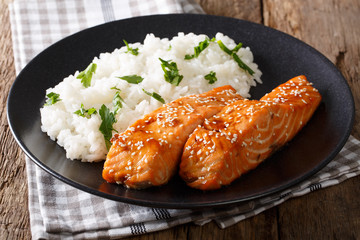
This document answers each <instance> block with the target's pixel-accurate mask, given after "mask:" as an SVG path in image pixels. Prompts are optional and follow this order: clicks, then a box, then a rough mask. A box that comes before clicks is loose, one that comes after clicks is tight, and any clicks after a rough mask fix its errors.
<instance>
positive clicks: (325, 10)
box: [263, 0, 360, 138]
mask: <svg viewBox="0 0 360 240" xmlns="http://www.w3.org/2000/svg"><path fill="white" fill-rule="evenodd" d="M263 11H264V12H263V14H264V24H265V25H267V26H269V27H272V28H275V29H278V30H280V31H283V32H286V33H288V34H290V35H292V36H294V37H296V38H299V39H300V40H302V41H304V42H306V43H308V44H309V45H310V46H312V47H314V48H315V49H317V50H318V51H320V52H321V53H322V54H324V55H325V56H326V57H327V58H328V59H329V60H330V61H331V62H333V63H334V64H335V65H336V66H337V67H338V69H339V70H340V71H341V72H342V74H343V75H344V77H345V78H346V80H347V81H348V83H349V85H350V87H351V90H352V93H353V95H354V98H355V104H356V119H355V125H354V130H353V132H352V134H354V136H356V137H357V138H360V124H359V121H360V105H359V103H360V83H359V82H360V73H359V71H360V37H359V36H360V27H359V24H360V17H359V13H360V1H358V0H334V1H331V2H330V1H323V0H305V1H303V0H295V1H291V0H289V1H282V0H265V1H264V3H263Z"/></svg>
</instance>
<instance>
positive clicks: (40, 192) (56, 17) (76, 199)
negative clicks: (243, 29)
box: [9, 0, 360, 239]
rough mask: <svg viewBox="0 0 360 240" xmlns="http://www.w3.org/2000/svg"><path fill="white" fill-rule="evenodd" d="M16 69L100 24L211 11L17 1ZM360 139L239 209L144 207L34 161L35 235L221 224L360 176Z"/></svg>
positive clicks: (136, 0)
mask: <svg viewBox="0 0 360 240" xmlns="http://www.w3.org/2000/svg"><path fill="white" fill-rule="evenodd" d="M9 10H10V20H11V28H12V34H13V35H12V36H13V49H14V57H15V65H16V71H17V72H19V71H20V70H21V69H22V68H23V67H24V66H25V65H26V63H27V62H29V60H31V58H33V57H34V56H35V55H36V54H37V53H39V52H40V51H42V50H43V49H44V48H45V47H47V46H48V45H50V44H51V43H53V42H55V41H58V40H60V39H61V38H63V37H65V36H67V35H69V34H71V33H74V32H77V31H79V30H81V29H84V28H88V27H91V26H94V25H97V24H100V23H104V22H108V21H113V20H117V19H122V18H129V17H133V16H139V15H150V14H155V13H156V14H165V13H183V12H184V13H203V10H202V9H201V7H200V6H199V5H197V4H196V3H195V2H193V1H191V0H154V1H142V0H121V1H115V0H79V1H77V0H37V1H35V0H32V1H31V0H30V1H24V0H19V1H15V2H14V3H11V4H10V5H9ZM359 146H360V142H359V141H358V140H357V139H355V138H354V137H352V136H350V138H349V140H348V141H347V143H346V145H345V146H344V148H343V149H342V150H341V152H340V153H339V154H338V155H337V157H336V158H335V159H334V160H333V161H332V162H330V163H329V164H328V165H327V166H326V167H325V168H324V169H322V170H321V171H320V172H319V173H317V174H316V175H314V176H313V177H311V178H310V179H308V180H306V181H304V182H302V183H300V184H298V185H296V186H293V187H292V188H290V189H287V190H285V191H283V192H280V193H277V194H274V195H271V196H267V197H264V198H260V199H255V200H253V201H250V202H246V203H242V204H239V205H238V206H235V207H231V208H221V209H216V210H214V209H209V210H206V211H194V210H189V209H182V210H178V209H158V208H148V207H140V206H135V205H131V204H125V203H120V202H115V201H111V200H107V199H104V198H101V197H97V196H94V195H91V194H88V193H86V192H83V191H80V190H78V189H76V188H73V187H71V186H69V185H67V184H65V183H63V182H61V181H59V180H58V179H56V178H54V177H52V176H51V175H49V174H48V173H46V172H45V171H43V170H42V169H40V168H39V167H37V166H36V165H35V164H34V163H33V162H31V161H30V160H29V159H28V158H26V166H27V176H28V184H29V211H30V223H31V232H32V237H33V239H99V238H120V237H126V236H131V235H138V234H145V233H149V232H154V231H159V230H163V229H168V228H170V227H173V226H176V225H180V224H184V223H189V222H194V223H196V224H199V225H202V224H205V223H207V222H209V221H212V220H213V221H215V222H216V223H217V224H218V226H219V227H220V228H226V227H229V226H231V225H233V224H235V223H237V222H239V221H241V220H243V219H246V218H248V217H251V216H254V215H256V214H259V213H261V212H263V211H265V210H267V209H269V208H271V207H274V206H277V205H279V204H281V203H282V202H284V201H286V200H287V199H289V198H292V197H298V196H302V195H304V194H307V193H310V192H311V191H314V190H317V189H320V188H325V187H328V186H332V185H335V184H339V183H340V182H342V181H344V180H346V179H348V178H350V177H354V176H357V175H359V174H360V157H359V156H360V148H359Z"/></svg>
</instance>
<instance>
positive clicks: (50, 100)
mask: <svg viewBox="0 0 360 240" xmlns="http://www.w3.org/2000/svg"><path fill="white" fill-rule="evenodd" d="M46 97H47V100H46V102H45V104H44V105H45V106H50V105H53V104H55V103H56V102H59V101H61V99H60V98H59V97H60V94H57V93H54V92H51V93H49V94H47V95H46Z"/></svg>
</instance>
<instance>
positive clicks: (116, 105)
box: [112, 90, 124, 115]
mask: <svg viewBox="0 0 360 240" xmlns="http://www.w3.org/2000/svg"><path fill="white" fill-rule="evenodd" d="M120 93H121V91H120V90H118V91H117V92H116V93H115V96H114V97H113V100H112V103H113V111H114V115H116V114H117V113H118V112H119V110H120V109H121V108H122V107H123V105H122V103H123V102H124V99H122V97H121V96H120Z"/></svg>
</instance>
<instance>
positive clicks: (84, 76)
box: [76, 63, 97, 88]
mask: <svg viewBox="0 0 360 240" xmlns="http://www.w3.org/2000/svg"><path fill="white" fill-rule="evenodd" d="M96 67H97V65H96V63H91V64H90V65H89V66H88V67H87V68H86V69H85V70H84V71H82V72H80V73H79V75H78V76H77V77H76V78H77V79H81V83H82V84H83V86H84V87H86V88H87V87H90V85H91V78H92V76H93V74H94V73H95V71H96Z"/></svg>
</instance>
